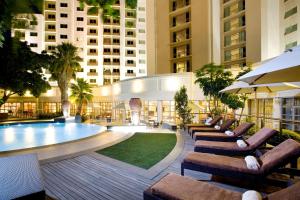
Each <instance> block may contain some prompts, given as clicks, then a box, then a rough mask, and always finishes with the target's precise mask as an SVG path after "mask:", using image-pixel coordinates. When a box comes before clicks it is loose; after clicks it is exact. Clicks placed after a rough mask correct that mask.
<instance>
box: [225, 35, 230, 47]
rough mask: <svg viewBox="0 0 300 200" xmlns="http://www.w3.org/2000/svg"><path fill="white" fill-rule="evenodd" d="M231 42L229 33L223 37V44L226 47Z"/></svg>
mask: <svg viewBox="0 0 300 200" xmlns="http://www.w3.org/2000/svg"><path fill="white" fill-rule="evenodd" d="M230 44H231V36H230V35H226V36H225V37H224V46H225V47H227V46H229V45H230Z"/></svg>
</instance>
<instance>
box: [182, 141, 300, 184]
mask: <svg viewBox="0 0 300 200" xmlns="http://www.w3.org/2000/svg"><path fill="white" fill-rule="evenodd" d="M299 156H300V144H299V143H298V142H296V141H294V140H292V139H288V140H286V141H284V142H282V143H281V144H279V145H278V146H276V147H274V148H273V149H272V150H270V151H267V152H266V153H265V154H263V155H261V156H260V157H259V158H258V162H259V163H260V165H261V167H260V168H259V169H258V170H253V169H249V168H247V164H246V162H245V160H244V158H236V157H229V156H224V155H215V154H209V153H198V152H191V153H188V154H187V155H186V157H185V158H184V160H183V161H182V163H181V174H182V175H184V170H185V169H189V170H194V171H201V172H206V173H210V174H213V175H218V176H229V177H232V178H238V179H244V178H245V179H249V180H257V179H260V180H261V179H263V178H265V177H266V176H267V175H269V174H270V173H272V172H274V171H276V170H277V169H279V168H280V167H283V166H285V165H286V164H288V163H290V162H291V161H294V160H296V159H297V158H298V157H299Z"/></svg>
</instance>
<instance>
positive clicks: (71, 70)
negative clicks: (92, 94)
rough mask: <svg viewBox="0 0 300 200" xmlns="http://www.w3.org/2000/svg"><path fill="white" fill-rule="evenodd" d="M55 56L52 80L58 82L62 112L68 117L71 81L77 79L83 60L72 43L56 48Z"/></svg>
mask: <svg viewBox="0 0 300 200" xmlns="http://www.w3.org/2000/svg"><path fill="white" fill-rule="evenodd" d="M53 56H54V59H53V63H52V65H51V66H50V68H49V71H50V72H51V79H52V80H55V81H57V84H58V87H59V90H60V93H61V103H62V111H63V112H64V115H68V113H66V112H68V111H67V109H68V105H69V99H68V94H67V91H68V87H69V84H70V81H71V79H72V78H75V77H76V75H75V73H76V72H77V71H79V70H80V64H79V61H80V60H81V58H80V57H78V56H77V47H75V46H74V45H72V44H71V43H62V44H61V45H58V46H56V51H55V52H53Z"/></svg>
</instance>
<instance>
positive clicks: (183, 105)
mask: <svg viewBox="0 0 300 200" xmlns="http://www.w3.org/2000/svg"><path fill="white" fill-rule="evenodd" d="M174 100H175V109H176V111H177V113H178V115H179V117H180V118H181V127H183V126H184V125H185V124H188V123H191V122H192V114H191V109H190V108H189V107H188V95H187V93H186V87H185V86H182V87H181V88H180V90H179V91H177V92H176V94H175V96H174Z"/></svg>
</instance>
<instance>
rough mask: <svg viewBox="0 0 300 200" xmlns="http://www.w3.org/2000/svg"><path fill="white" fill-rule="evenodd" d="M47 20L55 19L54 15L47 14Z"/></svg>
mask: <svg viewBox="0 0 300 200" xmlns="http://www.w3.org/2000/svg"><path fill="white" fill-rule="evenodd" d="M47 17H48V19H55V15H54V14H48V16H47Z"/></svg>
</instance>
